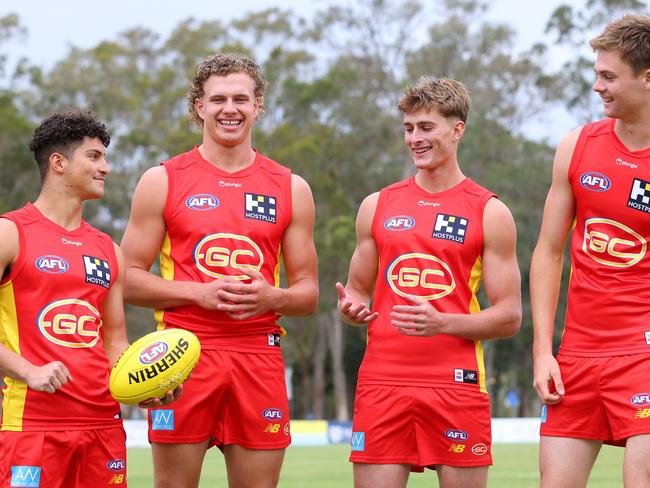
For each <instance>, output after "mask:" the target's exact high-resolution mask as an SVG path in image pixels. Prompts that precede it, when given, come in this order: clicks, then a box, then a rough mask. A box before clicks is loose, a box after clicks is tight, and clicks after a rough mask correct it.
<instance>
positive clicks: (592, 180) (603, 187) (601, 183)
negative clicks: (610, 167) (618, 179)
mask: <svg viewBox="0 0 650 488" xmlns="http://www.w3.org/2000/svg"><path fill="white" fill-rule="evenodd" d="M580 184H581V185H582V186H583V188H586V189H587V190H589V191H596V192H602V191H607V190H609V187H610V186H612V183H611V182H610V181H609V178H608V177H607V176H605V175H604V174H602V173H597V172H596V171H589V172H587V173H583V174H582V176H580Z"/></svg>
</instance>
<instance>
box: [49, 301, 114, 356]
mask: <svg viewBox="0 0 650 488" xmlns="http://www.w3.org/2000/svg"><path fill="white" fill-rule="evenodd" d="M37 324H38V329H39V330H40V331H41V334H43V336H45V338H46V339H47V340H48V341H50V342H53V343H54V344H58V345H59V346H63V347H71V348H79V347H93V346H94V345H95V344H97V341H98V340H99V329H100V328H101V327H102V321H101V318H100V314H99V311H98V310H97V309H96V308H95V307H93V306H92V305H90V304H89V303H88V302H85V301H83V300H78V299H76V298H68V299H65V300H57V301H55V302H52V303H50V304H49V305H47V306H46V307H45V308H44V309H43V310H41V312H40V313H39V314H38V319H37Z"/></svg>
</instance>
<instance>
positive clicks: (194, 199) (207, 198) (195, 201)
mask: <svg viewBox="0 0 650 488" xmlns="http://www.w3.org/2000/svg"><path fill="white" fill-rule="evenodd" d="M185 205H186V206H187V208H189V209H190V210H212V209H213V208H217V207H218V206H219V199H218V198H217V197H215V196H214V195H210V194H209V193H198V194H196V195H191V196H190V197H188V198H187V200H185Z"/></svg>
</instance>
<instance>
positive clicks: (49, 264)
mask: <svg viewBox="0 0 650 488" xmlns="http://www.w3.org/2000/svg"><path fill="white" fill-rule="evenodd" d="M35 264H36V267H37V268H38V269H40V270H41V271H44V272H45V273H51V274H59V273H65V272H66V271H68V268H69V266H68V263H67V262H66V260H65V259H63V258H61V257H59V256H53V255H49V254H48V255H47V256H41V257H40V258H38V259H37V260H36V263H35Z"/></svg>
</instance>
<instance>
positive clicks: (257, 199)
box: [244, 193, 276, 224]
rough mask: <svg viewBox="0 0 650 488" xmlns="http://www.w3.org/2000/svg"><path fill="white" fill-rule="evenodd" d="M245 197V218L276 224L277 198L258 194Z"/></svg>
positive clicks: (249, 194)
mask: <svg viewBox="0 0 650 488" xmlns="http://www.w3.org/2000/svg"><path fill="white" fill-rule="evenodd" d="M245 195H246V210H245V211H244V217H246V218H247V219H254V220H263V221H264V222H270V223H272V224H275V207H276V204H275V197H270V196H268V195H258V194H256V193H245Z"/></svg>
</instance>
